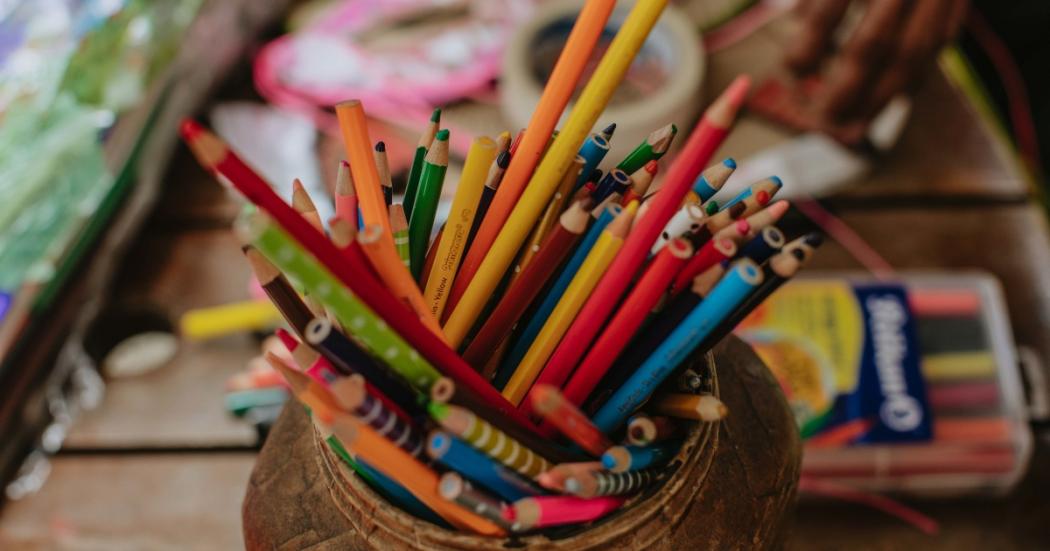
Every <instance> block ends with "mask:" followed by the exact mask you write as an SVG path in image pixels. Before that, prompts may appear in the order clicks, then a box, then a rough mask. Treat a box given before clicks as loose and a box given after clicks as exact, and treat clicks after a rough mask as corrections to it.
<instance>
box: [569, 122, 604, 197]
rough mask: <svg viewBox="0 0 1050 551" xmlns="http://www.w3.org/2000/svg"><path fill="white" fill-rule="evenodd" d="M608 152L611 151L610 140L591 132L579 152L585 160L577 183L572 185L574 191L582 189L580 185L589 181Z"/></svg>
mask: <svg viewBox="0 0 1050 551" xmlns="http://www.w3.org/2000/svg"><path fill="white" fill-rule="evenodd" d="M607 153H609V142H608V141H607V140H606V139H605V138H603V137H602V136H600V135H598V134H591V136H590V137H589V138H587V141H585V142H583V145H582V146H580V153H579V154H580V156H582V157H583V158H584V161H585V162H584V163H583V170H581V171H580V176H579V178H576V185H574V186H573V187H572V190H573V191H576V190H578V189H580V186H582V185H583V184H584V183H585V182H586V181H587V178H588V177H589V176H590V175H591V173H592V172H594V169H596V168H598V165H599V164H601V162H602V159H604V158H605V155H606V154H607Z"/></svg>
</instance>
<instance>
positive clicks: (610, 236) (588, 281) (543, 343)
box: [503, 201, 638, 405]
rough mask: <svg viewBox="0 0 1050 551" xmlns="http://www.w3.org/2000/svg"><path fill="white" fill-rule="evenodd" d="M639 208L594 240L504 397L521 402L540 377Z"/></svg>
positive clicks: (626, 212) (633, 206)
mask: <svg viewBox="0 0 1050 551" xmlns="http://www.w3.org/2000/svg"><path fill="white" fill-rule="evenodd" d="M637 211H638V201H631V204H629V205H627V207H626V208H625V209H623V211H622V212H620V215H619V216H617V217H616V219H615V220H613V221H612V222H610V223H609V225H608V226H607V227H606V228H605V230H604V231H602V234H601V236H599V237H598V241H596V242H595V243H594V247H593V248H591V252H590V253H588V254H587V259H586V260H584V261H583V264H581V265H580V268H579V270H578V271H577V272H576V275H575V276H573V278H572V282H571V283H569V287H568V288H567V289H565V294H563V295H562V297H561V300H559V301H558V305H557V306H555V307H554V311H553V312H551V315H550V317H548V318H547V323H545V324H544V325H543V329H540V333H539V334H538V335H536V339H535V340H533V341H532V345H531V346H530V347H529V350H528V352H526V353H525V357H524V358H522V360H521V363H519V364H518V367H517V368H516V369H515V370H514V374H513V375H511V377H510V381H508V382H507V386H505V387H503V396H504V397H505V398H506V399H507V400H510V401H511V403H513V404H515V405H517V404H520V403H521V400H522V399H523V398H525V395H526V394H527V393H528V392H529V388H530V387H532V383H533V382H534V381H535V380H536V377H539V375H540V371H542V370H543V366H544V365H545V364H546V363H547V360H548V359H549V358H550V355H551V354H552V353H553V352H554V348H555V347H557V346H558V343H559V342H560V341H561V338H562V336H563V335H564V334H565V331H566V330H568V329H569V325H571V324H572V321H573V319H575V318H576V314H577V313H579V311H580V308H582V307H583V303H584V302H586V301H587V297H589V296H590V295H591V291H593V290H594V287H595V285H597V284H598V281H599V280H601V278H602V275H604V274H605V269H606V268H608V267H609V264H610V263H612V261H613V258H616V253H617V252H619V251H620V247H622V246H623V240H624V238H625V237H626V236H627V232H628V230H630V228H631V221H632V220H633V219H634V214H635V212H637Z"/></svg>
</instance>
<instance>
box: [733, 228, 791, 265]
mask: <svg viewBox="0 0 1050 551" xmlns="http://www.w3.org/2000/svg"><path fill="white" fill-rule="evenodd" d="M741 222H742V223H747V221H746V220H742V221H741ZM749 232H750V229H749V230H747V231H746V232H745V233H744V236H743V237H745V238H746V237H747V236H748V235H749ZM785 243H787V240H786V239H784V233H783V232H781V231H780V230H778V229H777V227H776V226H766V227H764V228H762V230H761V231H760V232H758V235H756V236H755V237H754V238H752V239H751V240H750V241H748V242H746V243H744V244H743V245H742V246H741V247H740V252H738V253H737V256H738V257H740V258H750V259H751V260H754V261H755V263H756V264H762V263H764V262H765V261H766V260H769V257H771V256H773V255H774V254H776V253H778V252H779V251H780V249H781V248H783V247H784V244H785Z"/></svg>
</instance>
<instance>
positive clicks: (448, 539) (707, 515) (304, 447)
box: [242, 337, 801, 551]
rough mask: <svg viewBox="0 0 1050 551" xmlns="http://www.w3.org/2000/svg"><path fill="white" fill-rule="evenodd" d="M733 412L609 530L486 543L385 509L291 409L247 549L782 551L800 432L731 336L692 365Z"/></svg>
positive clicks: (269, 452) (250, 505)
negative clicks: (716, 550) (781, 545)
mask: <svg viewBox="0 0 1050 551" xmlns="http://www.w3.org/2000/svg"><path fill="white" fill-rule="evenodd" d="M692 363H693V364H694V369H698V370H699V371H700V372H701V373H702V374H703V375H705V376H706V379H707V384H709V385H710V390H711V392H712V393H714V394H715V395H717V396H718V397H719V398H720V399H721V400H722V402H723V403H725V404H726V406H727V407H728V409H729V415H728V416H727V417H726V418H725V419H724V420H722V421H721V422H720V423H704V424H697V425H695V426H693V427H691V429H690V431H689V434H688V436H687V437H686V439H685V441H684V443H683V445H682V448H681V449H680V450H679V452H678V455H677V457H676V458H675V459H674V460H673V461H672V465H673V468H674V471H673V473H672V474H670V475H669V476H667V477H666V478H665V479H664V480H663V482H662V483H660V484H659V485H657V486H655V487H653V488H651V489H650V490H649V491H647V492H644V493H642V494H640V495H638V496H635V497H633V498H632V499H631V500H629V501H628V502H627V503H626V504H625V505H624V507H623V508H622V509H621V510H619V511H617V512H616V513H613V514H611V515H609V516H608V517H606V518H604V519H602V520H601V521H598V522H595V523H591V524H586V525H581V526H573V527H566V528H564V529H560V530H551V531H546V532H544V533H543V534H541V535H523V536H514V537H509V538H486V537H480V536H473V535H468V534H465V533H463V532H456V531H452V530H448V529H444V528H441V527H439V526H436V525H434V524H431V523H430V522H427V521H425V520H421V519H418V518H416V517H414V516H412V515H410V514H409V513H407V512H404V511H402V510H401V509H399V508H397V507H395V506H393V505H391V504H389V503H388V502H386V501H385V500H384V499H383V498H382V497H380V496H379V495H378V494H377V493H376V492H375V491H373V490H372V489H371V488H370V487H369V486H367V485H366V484H365V483H364V482H363V481H362V480H361V479H360V478H358V477H357V475H355V474H354V473H353V471H351V470H350V469H349V468H347V467H346V466H345V465H344V464H343V463H342V462H341V461H340V459H339V458H338V457H337V456H336V455H335V454H334V453H333V452H332V451H331V450H330V449H329V447H328V445H327V444H326V443H325V441H324V440H323V438H321V436H320V435H319V434H318V433H317V431H316V430H315V429H314V428H313V427H312V424H311V423H310V421H309V418H308V417H307V415H306V413H305V412H304V410H303V408H302V407H301V406H300V405H299V404H298V403H295V402H290V403H289V404H288V405H287V407H285V409H284V412H283V413H282V414H281V418H280V419H279V420H278V422H277V424H276V425H275V426H274V427H273V430H272V432H271V433H270V435H269V438H268V439H267V442H266V445H265V446H264V447H263V449H262V452H261V453H260V455H259V458H258V461H257V462H256V464H255V468H254V470H253V471H252V475H251V479H250V480H249V483H248V491H247V495H246V496H245V500H244V506H243V510H242V515H243V523H244V524H243V528H244V539H245V544H246V547H247V548H248V549H304V548H308V547H309V548H311V549H361V550H365V549H369V550H371V549H375V550H389V549H459V550H481V549H505V548H516V547H528V548H529V549H561V550H577V551H583V550H595V551H598V550H608V549H646V550H647V551H655V550H665V549H666V550H680V549H740V548H747V549H768V548H777V547H779V546H780V544H781V543H783V536H784V533H785V528H786V522H787V520H788V514H789V512H790V509H791V507H792V505H793V504H794V500H795V490H796V486H797V482H798V477H799V472H800V459H801V451H800V450H801V448H800V441H799V436H798V429H797V428H796V426H795V423H794V420H793V417H792V416H791V412H790V410H789V409H788V405H787V403H786V401H785V400H784V396H783V394H782V393H781V391H780V388H779V386H778V384H777V382H776V380H775V379H774V378H773V377H772V375H771V374H770V373H769V371H768V369H767V368H766V367H765V366H764V365H763V364H762V362H761V360H759V359H758V357H757V356H755V354H754V353H753V352H752V351H751V349H750V348H748V347H747V346H746V345H744V344H743V343H742V342H740V341H739V340H737V339H735V338H734V337H730V338H728V339H725V340H723V342H722V343H721V344H720V345H719V346H718V347H716V348H715V349H714V351H713V353H712V354H709V355H707V356H699V357H697V358H694V359H693V362H692Z"/></svg>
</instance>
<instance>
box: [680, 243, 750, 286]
mask: <svg viewBox="0 0 1050 551" xmlns="http://www.w3.org/2000/svg"><path fill="white" fill-rule="evenodd" d="M736 254H737V246H736V243H734V242H733V240H731V239H728V238H724V239H712V240H711V241H708V242H707V243H705V244H704V246H703V247H700V250H698V251H696V254H694V255H693V257H692V258H690V259H689V261H688V262H686V264H685V267H683V268H682V270H681V271H680V272H678V274H677V275H675V278H674V282H672V283H671V294H678V293H680V292H682V291H683V290H684V289H685V288H686V287H688V286H689V285H690V284H691V283H692V281H693V278H695V277H696V276H698V275H700V274H701V273H703V272H705V271H707V270H708V269H709V268H711V266H714V265H715V264H718V263H719V262H722V261H724V260H726V259H729V258H733V257H734V256H736Z"/></svg>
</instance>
